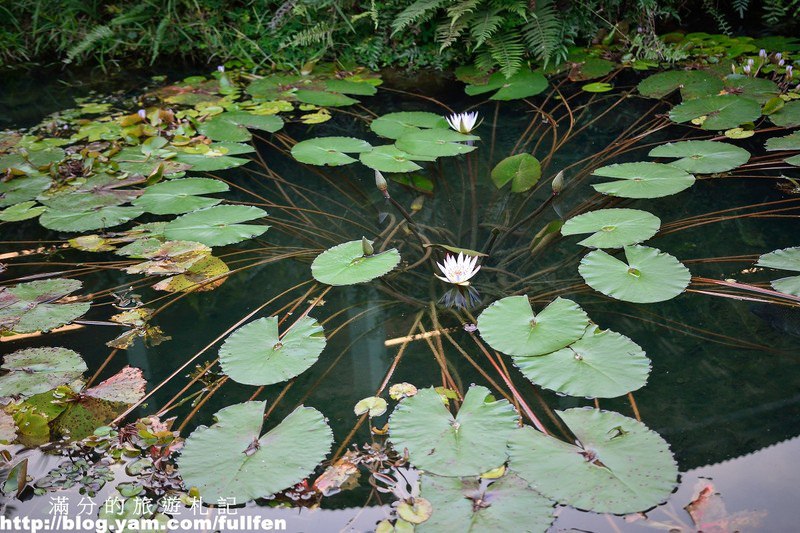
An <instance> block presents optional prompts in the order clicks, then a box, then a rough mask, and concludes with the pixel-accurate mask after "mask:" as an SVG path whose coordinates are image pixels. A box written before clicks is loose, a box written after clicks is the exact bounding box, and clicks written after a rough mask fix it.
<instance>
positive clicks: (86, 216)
mask: <svg viewBox="0 0 800 533" xmlns="http://www.w3.org/2000/svg"><path fill="white" fill-rule="evenodd" d="M142 213H144V210H143V209H140V208H138V207H126V206H117V205H112V206H109V207H97V208H92V209H86V210H83V211H72V210H65V209H55V208H50V209H48V210H47V211H45V212H44V213H42V216H40V217H39V224H41V225H42V226H44V227H45V228H47V229H51V230H55V231H67V232H83V231H91V230H96V229H106V228H113V227H114V226H119V225H122V224H125V223H126V222H129V221H131V220H133V219H134V218H137V217H139V216H140V215H141V214H142Z"/></svg>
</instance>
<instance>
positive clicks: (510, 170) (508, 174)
mask: <svg viewBox="0 0 800 533" xmlns="http://www.w3.org/2000/svg"><path fill="white" fill-rule="evenodd" d="M491 176H492V182H493V183H494V185H495V187H497V188H498V189H502V188H503V186H505V184H506V183H508V182H509V181H510V182H511V192H525V191H527V190H530V189H531V188H532V187H533V186H534V185H536V184H537V183H538V182H539V178H541V177H542V167H541V165H540V164H539V160H538V159H536V158H535V157H533V156H532V155H531V154H516V155H512V156H509V157H506V158H505V159H503V160H502V161H500V162H499V163H497V165H496V166H495V167H494V168H493V169H492V174H491Z"/></svg>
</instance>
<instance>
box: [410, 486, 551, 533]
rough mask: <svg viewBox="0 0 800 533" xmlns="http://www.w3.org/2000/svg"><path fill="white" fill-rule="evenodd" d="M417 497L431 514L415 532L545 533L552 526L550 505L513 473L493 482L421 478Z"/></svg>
mask: <svg viewBox="0 0 800 533" xmlns="http://www.w3.org/2000/svg"><path fill="white" fill-rule="evenodd" d="M420 481H421V482H420V495H421V496H422V497H423V498H425V499H427V500H428V501H429V502H430V503H431V504H432V505H433V513H432V514H431V517H430V518H429V519H428V520H426V521H425V522H423V523H421V524H419V525H418V526H417V529H416V531H419V532H420V533H425V532H426V531H429V532H431V533H438V532H441V531H458V532H464V533H483V532H485V531H530V532H541V533H544V532H545V531H547V529H548V528H549V527H550V525H551V524H552V523H553V519H554V516H553V512H554V509H553V505H554V504H553V501H551V500H549V499H547V498H545V497H544V496H542V495H541V494H539V493H538V492H536V491H535V490H532V489H531V488H529V487H528V482H527V481H525V480H524V479H522V478H520V477H518V476H516V475H515V474H512V473H506V474H505V475H504V476H503V477H501V478H499V479H495V480H490V479H481V478H457V477H442V476H434V475H432V474H427V473H426V474H424V475H423V476H422V478H421V480H420Z"/></svg>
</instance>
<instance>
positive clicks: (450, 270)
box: [434, 253, 481, 286]
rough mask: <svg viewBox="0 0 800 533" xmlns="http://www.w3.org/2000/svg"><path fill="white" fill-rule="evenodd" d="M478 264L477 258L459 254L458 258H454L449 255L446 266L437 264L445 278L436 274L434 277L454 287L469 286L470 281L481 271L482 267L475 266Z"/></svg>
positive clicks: (445, 262)
mask: <svg viewBox="0 0 800 533" xmlns="http://www.w3.org/2000/svg"><path fill="white" fill-rule="evenodd" d="M477 263H478V257H477V256H474V257H469V256H466V255H464V254H463V253H459V254H458V257H453V256H452V255H450V254H448V255H447V257H445V258H444V264H441V263H436V265H437V266H438V267H439V270H441V271H442V274H444V276H440V275H438V274H434V276H436V277H437V278H439V279H440V280H442V281H445V282H447V283H452V284H453V285H461V286H467V285H469V279H470V278H471V277H472V276H474V275H475V274H477V273H478V270H480V269H481V267H480V266H475V265H476V264H477Z"/></svg>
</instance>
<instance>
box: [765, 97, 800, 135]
mask: <svg viewBox="0 0 800 533" xmlns="http://www.w3.org/2000/svg"><path fill="white" fill-rule="evenodd" d="M769 119H770V120H771V121H772V123H773V124H775V125H776V126H781V127H783V128H796V127H797V126H800V100H792V101H791V102H786V105H784V106H783V107H782V108H781V109H780V110H779V111H776V112H775V113H773V114H771V115H770V116H769Z"/></svg>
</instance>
